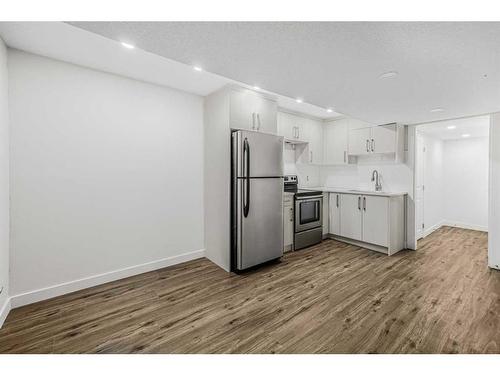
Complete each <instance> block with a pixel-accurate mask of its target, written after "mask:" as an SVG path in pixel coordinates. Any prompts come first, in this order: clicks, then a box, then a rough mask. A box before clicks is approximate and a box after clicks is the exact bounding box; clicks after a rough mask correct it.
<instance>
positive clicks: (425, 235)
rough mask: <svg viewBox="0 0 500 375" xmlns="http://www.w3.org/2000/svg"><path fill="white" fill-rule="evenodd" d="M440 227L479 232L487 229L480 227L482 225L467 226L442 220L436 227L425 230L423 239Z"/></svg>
mask: <svg viewBox="0 0 500 375" xmlns="http://www.w3.org/2000/svg"><path fill="white" fill-rule="evenodd" d="M441 227H454V228H462V229H472V230H478V231H481V232H487V231H488V227H485V226H482V225H475V224H467V223H460V222H456V221H447V220H443V221H441V222H439V223H437V224H436V225H433V226H432V227H430V228H429V229H426V230H425V231H424V238H425V237H427V236H428V235H429V234H431V233H432V232H434V231H435V230H437V229H439V228H441Z"/></svg>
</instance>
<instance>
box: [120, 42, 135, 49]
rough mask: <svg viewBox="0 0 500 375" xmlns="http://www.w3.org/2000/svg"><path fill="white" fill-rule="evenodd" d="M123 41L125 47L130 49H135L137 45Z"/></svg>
mask: <svg viewBox="0 0 500 375" xmlns="http://www.w3.org/2000/svg"><path fill="white" fill-rule="evenodd" d="M121 43H122V46H123V47H125V48H128V49H134V48H135V46H134V45H133V44H130V43H125V42H121Z"/></svg>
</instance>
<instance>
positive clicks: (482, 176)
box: [443, 137, 489, 230]
mask: <svg viewBox="0 0 500 375" xmlns="http://www.w3.org/2000/svg"><path fill="white" fill-rule="evenodd" d="M443 145H444V152H443V164H444V174H443V177H444V181H445V184H444V191H443V197H444V200H443V201H444V220H445V222H446V223H447V224H449V225H456V226H460V227H468V228H471V229H481V230H487V229H488V173H489V171H488V158H489V152H488V149H489V140H488V137H480V138H467V139H458V140H447V141H444V142H443Z"/></svg>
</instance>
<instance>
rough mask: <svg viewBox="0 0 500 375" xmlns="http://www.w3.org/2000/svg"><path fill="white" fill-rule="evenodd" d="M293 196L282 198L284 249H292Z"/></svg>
mask: <svg viewBox="0 0 500 375" xmlns="http://www.w3.org/2000/svg"><path fill="white" fill-rule="evenodd" d="M293 218H294V215H293V196H292V195H289V196H287V195H285V196H284V198H283V247H284V249H283V250H284V251H290V250H293V234H294V228H293Z"/></svg>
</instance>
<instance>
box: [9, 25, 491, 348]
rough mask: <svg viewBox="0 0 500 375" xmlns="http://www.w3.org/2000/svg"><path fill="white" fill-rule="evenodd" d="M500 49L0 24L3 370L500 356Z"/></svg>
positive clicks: (416, 28) (370, 35)
mask: <svg viewBox="0 0 500 375" xmlns="http://www.w3.org/2000/svg"><path fill="white" fill-rule="evenodd" d="M498 31H500V26H499V25H498V24H496V23H492V24H482V23H480V24H477V25H471V24H468V23H457V24H453V23H452V24H449V23H444V22H443V23H441V22H438V23H430V24H429V23H397V22H396V23H392V22H388V23H371V22H354V23H342V22H324V23H308V22H305V23H301V22H298V23H294V22H292V23H286V22H285V23H280V22H269V23H257V22H255V23H253V22H250V23H245V22H223V23H217V22H206V23H205V22H179V23H176V22H157V23H156V22H145V23H138V24H136V23H134V22H76V21H75V22H40V23H37V22H34V23H30V22H0V37H1V40H2V41H1V43H0V47H1V48H0V62H1V64H0V90H1V91H0V94H1V95H0V104H1V106H0V116H1V120H2V121H1V124H2V126H3V129H5V130H6V131H5V132H3V133H0V137H1V140H2V142H3V144H4V145H5V147H3V148H2V149H5V150H9V151H8V152H6V153H4V156H3V159H2V161H3V164H2V165H3V168H2V169H1V171H2V175H1V176H2V185H1V186H2V187H3V190H2V192H3V193H2V194H3V195H2V200H1V202H2V205H3V206H2V212H3V213H4V217H3V219H2V220H3V221H2V223H3V224H2V226H1V228H2V232H1V233H2V239H3V240H2V241H3V242H2V248H1V249H2V252H1V258H0V259H1V262H0V266H1V267H0V353H32V352H41V353H94V354H97V353H164V354H165V353H491V352H493V353H495V352H498V345H500V344H499V343H500V335H499V334H498V330H495V329H492V328H491V326H492V325H494V324H496V323H495V322H496V321H497V318H498V311H500V310H498V309H497V307H498V306H499V301H500V300H498V287H499V286H500V273H499V272H498V269H499V264H500V252H499V251H498V249H499V248H500V247H499V246H498V244H499V243H500V236H498V233H500V220H498V218H499V217H500V216H499V215H498V213H499V212H500V204H499V202H500V198H499V197H498V194H496V193H495V192H496V191H498V187H499V186H500V167H499V164H498V160H500V158H499V153H500V151H499V148H498V146H497V145H498V144H500V143H499V141H500V131H499V130H498V129H500V115H499V114H498V113H499V112H498V111H500V107H498V103H500V96H499V95H498V92H497V91H498V90H497V86H498V85H499V84H500V79H499V78H498V77H500V75H497V74H496V72H497V70H498V67H497V64H496V63H495V62H496V60H495V56H496V55H495V53H497V50H498V53H500V49H498V47H497V43H496V39H495V38H494V37H493V36H494V35H496V32H498ZM311 33H312V34H311ZM310 35H314V36H315V38H314V39H312V38H310V37H309V36H310ZM422 35H425V36H426V38H422ZM40 36H43V38H42V37H40ZM167 36H175V37H167ZM257 36H258V37H257ZM450 39H451V40H450ZM408 40H412V41H414V44H412V45H411V46H409V45H408V44H407V43H406V41H408ZM485 40H487V41H489V43H486V42H485ZM430 41H432V42H430ZM277 45H278V46H280V48H278V49H277V48H276V46H277ZM333 45H334V46H335V50H333V49H325V48H321V47H319V46H333ZM388 46H391V48H396V47H395V46H397V52H398V53H394V51H393V50H392V49H389V50H388V49H387V47H388ZM444 46H445V47H446V48H448V49H450V48H452V49H453V51H454V53H455V54H456V55H457V56H461V57H463V59H459V58H457V59H455V60H451V62H450V60H447V59H444V58H443V54H442V52H441V51H442V50H443V47H444ZM492 46H494V47H492ZM299 47H300V51H301V53H297V50H298V48H299ZM431 47H432V48H431ZM429 49H431V50H432V51H433V52H432V53H429ZM255 51H259V53H258V54H257V53H255ZM326 51H328V53H327V52H326ZM263 56H265V58H263ZM499 56H500V55H499ZM465 58H467V60H466V59H465ZM456 60H460V61H468V63H467V67H468V70H465V71H464V68H463V66H461V65H459V64H455V63H454V62H455V61H456ZM311 66H313V67H316V68H317V69H313V68H311ZM429 67H431V68H429ZM443 71H445V72H446V74H444V73H443ZM415 72H419V74H420V75H417V74H416V73H415ZM424 73H425V74H424ZM426 74H427V75H426ZM417 76H418V79H417V78H416V77H417ZM471 82H472V83H471ZM408 87H411V88H412V90H411V92H410V93H409V92H408ZM450 92H453V94H454V95H449V93H450ZM477 119H479V120H478V122H477V121H476V120H477ZM450 121H452V122H453V123H450ZM461 122H467V126H468V128H463V127H461V125H460V124H459V123H461ZM449 127H450V128H449ZM436 129H440V132H442V137H443V139H439V140H436V139H432V140H428V139H427V138H428V137H430V138H432V137H431V135H432V134H430V133H432V132H434V131H436ZM466 129H468V130H466ZM485 129H487V137H486V136H485V134H484V133H485V131H484V130H485ZM7 130H8V132H7ZM479 130H481V131H479ZM476 131H477V132H476ZM451 132H455V133H454V137H455V138H454V139H453V140H452V139H448V138H449V137H450V136H451ZM467 134H468V136H465V137H463V135H467ZM422 138H425V139H426V141H424V142H428V143H426V145H427V146H426V147H427V148H425V147H424V148H425V149H426V150H427V151H428V154H426V155H427V156H426V157H428V159H429V160H430V161H429V162H428V163H427V164H426V168H427V169H426V170H427V172H429V175H428V176H427V175H426V176H425V178H426V180H425V181H426V182H425V183H423V182H422V179H421V177H422V176H421V172H422V170H423V167H422V160H423V159H422V158H423V156H422V154H423V153H425V152H427V151H423V150H424V148H423V147H422ZM469 138H470V139H469ZM479 138H480V139H479ZM459 141H460V142H459ZM467 142H469V143H467ZM436 144H437V145H438V146H436V147H434V146H433V145H436ZM486 145H488V146H489V147H486ZM436 150H438V151H436ZM439 150H443V152H442V153H440V152H441V151H439ZM431 151H432V152H431ZM435 151H436V152H435ZM431 154H432V158H431V157H430V155H431ZM436 155H438V156H439V157H437V156H436ZM434 157H435V158H434ZM426 160H427V159H426ZM445 165H447V167H443V166H445ZM430 167H433V168H430ZM431 172H432V173H431ZM443 176H446V177H443ZM469 176H471V177H470V178H468V177H469ZM436 177H440V184H441V185H440V187H439V189H438V190H439V191H438V190H433V189H434V188H435V186H436V185H437V184H433V183H434V182H435V181H434V180H435V179H436ZM444 180H447V181H448V183H447V181H444ZM435 191H438V193H436V194H435ZM450 197H451V198H450ZM437 208H439V210H438V209H437ZM435 211H439V215H440V216H439V217H438V219H437V220H434V218H432V220H431V219H428V218H427V217H428V216H429V213H433V212H435ZM476 214H477V215H476ZM426 215H427V216H426ZM468 218H471V220H470V221H467V220H468ZM426 226H429V227H426ZM479 294H480V296H478V295H479ZM479 297H480V299H479Z"/></svg>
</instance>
